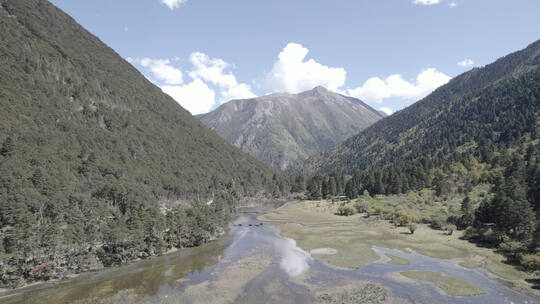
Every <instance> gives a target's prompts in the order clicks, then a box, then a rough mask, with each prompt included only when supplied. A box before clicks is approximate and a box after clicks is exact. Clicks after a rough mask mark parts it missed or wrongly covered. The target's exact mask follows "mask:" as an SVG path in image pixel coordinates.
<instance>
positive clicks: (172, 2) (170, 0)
mask: <svg viewBox="0 0 540 304" xmlns="http://www.w3.org/2000/svg"><path fill="white" fill-rule="evenodd" d="M186 2H187V0H161V3H163V4H165V5H166V6H168V7H169V9H171V10H173V9H175V8H179V7H180V4H184V3H186Z"/></svg>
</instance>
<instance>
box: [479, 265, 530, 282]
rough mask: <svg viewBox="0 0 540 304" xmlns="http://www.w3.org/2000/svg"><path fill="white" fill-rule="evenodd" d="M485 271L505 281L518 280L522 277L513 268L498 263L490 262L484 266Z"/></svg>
mask: <svg viewBox="0 0 540 304" xmlns="http://www.w3.org/2000/svg"><path fill="white" fill-rule="evenodd" d="M486 269H487V271H489V272H491V273H492V274H494V275H496V276H498V277H501V278H503V279H506V280H519V279H521V278H522V277H523V275H522V273H521V272H519V271H517V270H516V269H515V268H514V267H512V266H510V265H506V264H503V263H499V262H491V263H488V264H487V265H486Z"/></svg>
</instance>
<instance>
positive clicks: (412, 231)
mask: <svg viewBox="0 0 540 304" xmlns="http://www.w3.org/2000/svg"><path fill="white" fill-rule="evenodd" d="M407 227H408V228H409V231H410V232H411V234H414V232H415V231H416V228H418V227H417V225H416V224H415V223H409V225H408V226H407Z"/></svg>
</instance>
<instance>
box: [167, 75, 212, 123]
mask: <svg viewBox="0 0 540 304" xmlns="http://www.w3.org/2000/svg"><path fill="white" fill-rule="evenodd" d="M161 90H162V91H163V92H165V93H166V94H169V96H171V97H172V98H173V99H174V100H176V101H177V102H178V103H179V104H180V105H181V106H182V107H184V108H185V109H186V110H188V111H189V112H190V113H191V114H193V115H196V114H201V113H206V112H208V111H210V109H211V108H212V106H213V105H214V101H215V99H216V94H215V92H214V90H212V89H210V88H209V87H208V85H206V83H204V82H203V81H202V80H201V79H199V78H196V79H194V80H193V81H192V82H190V83H189V84H186V85H183V86H178V85H176V86H170V85H163V86H161Z"/></svg>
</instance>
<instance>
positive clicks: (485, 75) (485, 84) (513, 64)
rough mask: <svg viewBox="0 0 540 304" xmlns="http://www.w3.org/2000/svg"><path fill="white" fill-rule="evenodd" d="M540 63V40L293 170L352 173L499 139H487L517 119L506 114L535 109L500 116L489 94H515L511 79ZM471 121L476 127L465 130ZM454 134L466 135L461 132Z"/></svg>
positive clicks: (470, 73)
mask: <svg viewBox="0 0 540 304" xmlns="http://www.w3.org/2000/svg"><path fill="white" fill-rule="evenodd" d="M539 67H540V40H539V41H535V42H533V43H531V44H530V45H529V46H527V47H526V48H525V49H523V50H520V51H517V52H514V53H511V54H509V55H506V56H504V57H501V58H500V59H498V60H496V61H495V62H493V63H491V64H488V65H486V66H484V67H482V68H474V69H472V70H470V71H468V72H465V73H463V74H461V75H458V76H456V77H454V78H453V79H451V80H450V81H449V82H448V83H447V84H446V85H443V86H442V87H440V88H438V89H436V90H435V91H434V92H433V93H431V94H430V95H428V96H427V97H425V98H423V99H422V100H420V101H418V102H416V103H414V104H413V105H411V106H409V107H407V108H405V109H403V110H400V111H398V112H396V113H394V114H393V115H392V116H390V117H389V118H387V119H385V120H382V121H379V122H376V123H375V124H373V125H372V126H370V127H368V128H367V129H366V130H363V131H362V132H360V133H358V134H356V135H354V136H352V137H350V138H348V139H347V140H345V141H344V142H343V143H342V144H340V145H338V146H337V147H335V148H334V149H331V150H329V151H326V152H323V153H322V154H320V155H316V156H314V157H312V158H310V159H308V160H306V161H305V163H303V164H302V165H299V166H297V168H295V170H297V169H299V170H304V171H305V172H309V173H314V172H324V173H330V172H338V171H339V172H342V173H347V174H352V173H354V172H355V171H356V170H365V169H371V168H377V167H382V166H385V165H388V164H392V163H395V162H397V161H402V160H410V159H415V158H418V157H423V156H425V157H434V156H436V155H437V153H443V154H445V153H449V151H451V150H455V149H457V148H458V147H462V148H464V149H465V148H466V145H467V144H468V143H469V144H470V145H472V146H475V145H476V144H477V143H478V141H480V140H481V139H480V137H479V135H478V133H479V132H480V134H483V135H485V137H486V138H487V139H489V140H490V141H491V142H495V143H497V142H498V139H497V138H490V137H492V134H491V133H492V132H491V131H494V132H495V131H497V132H505V131H506V132H510V131H511V127H510V126H512V125H514V124H516V122H515V121H514V122H513V121H512V120H511V119H510V118H509V117H514V118H518V117H519V118H520V119H521V117H520V116H519V115H521V114H519V113H525V115H528V116H531V115H532V116H534V115H537V113H532V112H534V111H535V110H533V111H532V112H531V113H527V112H526V111H524V110H523V109H515V108H510V109H512V111H506V112H503V111H497V112H498V113H496V114H499V112H500V114H501V115H503V116H502V118H499V117H497V115H496V114H490V113H489V112H490V111H493V110H495V109H493V108H492V107H493V105H491V104H490V102H489V100H487V99H488V98H490V97H489V96H492V95H493V94H496V91H497V90H499V93H498V94H499V95H498V96H507V97H504V98H512V97H510V96H508V95H509V94H513V93H510V92H511V91H512V85H517V84H512V83H511V82H512V81H514V82H516V81H517V82H519V81H527V80H526V78H527V77H529V78H530V77H534V73H537V72H538V70H539ZM505 87H508V88H507V90H506V91H508V92H506V93H505V92H500V91H502V90H505ZM505 94H506V95H505ZM522 98H527V97H522ZM532 104H533V105H534V102H533V103H532ZM529 105H530V101H529ZM500 106H504V107H512V103H511V101H508V100H506V101H505V100H501V101H500ZM473 115H474V116H473ZM505 115H506V116H505ZM468 116H470V117H469V118H468ZM493 118H497V119H509V122H508V124H507V125H506V126H504V125H501V124H500V123H499V122H498V121H497V120H491V119H493ZM471 119H472V120H471ZM527 119H529V118H527ZM452 120H459V121H460V124H459V125H456V124H454V123H452ZM473 125H475V127H474V128H476V129H475V130H472V129H469V128H473V127H472V126H473ZM527 128H531V126H528V127H527ZM434 132H436V134H434ZM497 132H495V133H497ZM495 133H494V134H495ZM458 134H463V135H464V136H461V137H459V136H458Z"/></svg>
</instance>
